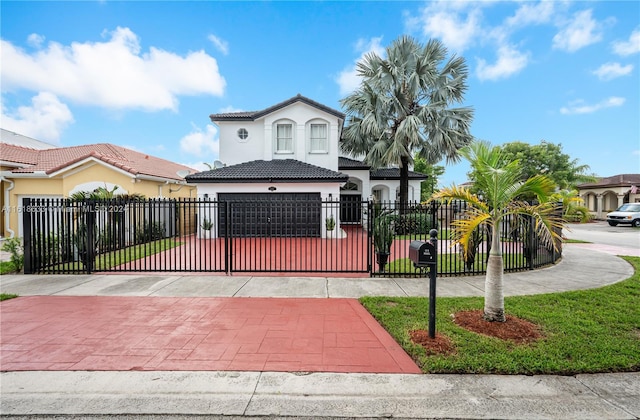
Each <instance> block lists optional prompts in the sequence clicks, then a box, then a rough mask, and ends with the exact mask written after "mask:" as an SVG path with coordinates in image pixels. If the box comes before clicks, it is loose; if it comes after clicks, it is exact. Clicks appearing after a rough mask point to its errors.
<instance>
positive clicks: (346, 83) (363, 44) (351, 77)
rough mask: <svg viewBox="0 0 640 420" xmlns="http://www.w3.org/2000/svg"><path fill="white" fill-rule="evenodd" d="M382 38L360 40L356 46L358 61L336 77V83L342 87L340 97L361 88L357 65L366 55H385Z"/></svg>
mask: <svg viewBox="0 0 640 420" xmlns="http://www.w3.org/2000/svg"><path fill="white" fill-rule="evenodd" d="M381 41H382V37H378V38H371V39H370V40H364V39H359V40H358V42H357V44H356V51H357V52H359V53H360V56H359V57H358V59H356V60H355V61H354V62H353V64H351V65H350V66H348V67H346V68H345V69H344V70H342V71H341V72H340V73H339V74H338V76H337V77H336V82H337V83H338V85H339V86H340V95H343V96H344V95H348V94H349V93H351V92H353V91H354V90H356V89H358V87H359V86H360V81H361V78H360V76H358V70H357V68H356V65H357V63H358V61H360V60H362V59H363V58H364V56H365V55H367V54H369V53H375V54H377V55H379V56H381V57H382V56H384V55H385V49H384V47H383V46H382V45H381V44H380V42H381Z"/></svg>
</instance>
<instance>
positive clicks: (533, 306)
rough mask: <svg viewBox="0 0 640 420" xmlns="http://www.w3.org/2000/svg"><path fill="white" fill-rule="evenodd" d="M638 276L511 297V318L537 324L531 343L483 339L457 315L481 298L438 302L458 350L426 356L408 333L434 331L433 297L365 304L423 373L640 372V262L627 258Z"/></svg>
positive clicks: (443, 328) (442, 325) (445, 330)
mask: <svg viewBox="0 0 640 420" xmlns="http://www.w3.org/2000/svg"><path fill="white" fill-rule="evenodd" d="M624 258H625V259H626V260H627V261H629V262H630V263H631V264H632V265H633V266H634V267H635V274H634V275H633V276H632V277H631V278H629V279H627V280H625V281H623V282H620V283H617V284H614V285H611V286H606V287H602V288H599V289H592V290H583V291H573V292H565V293H555V294H545V295H535V296H518V297H507V298H505V309H506V312H507V314H510V315H515V316H518V317H520V318H523V319H526V320H529V321H531V322H534V323H536V324H538V325H539V326H540V327H541V328H542V331H543V333H544V335H545V337H544V338H543V339H541V340H538V341H537V342H535V343H533V344H528V345H516V344H513V343H511V342H506V341H502V340H499V339H495V338H490V337H486V336H482V335H479V334H476V333H473V332H470V331H467V330H465V329H463V328H461V327H458V326H457V325H456V324H455V323H454V322H453V320H452V317H451V315H452V314H454V313H456V312H458V311H462V310H469V309H482V307H483V299H482V298H438V300H437V305H436V308H437V314H436V319H437V323H436V330H437V331H438V333H441V334H444V335H446V336H447V337H449V338H450V339H451V340H452V341H453V343H454V344H455V347H456V353H455V354H453V355H450V356H427V355H426V352H425V351H424V349H423V348H422V347H420V346H417V345H415V344H413V343H412V342H411V340H410V338H409V331H412V330H416V329H424V330H427V329H428V313H429V312H428V299H427V298H391V297H364V298H362V299H361V300H360V301H361V302H362V304H363V305H364V306H365V308H367V310H369V312H371V314H372V315H373V316H374V317H375V318H376V319H377V320H378V321H379V322H380V323H381V324H382V326H383V327H384V328H386V329H387V331H389V333H390V334H391V335H392V336H393V337H394V339H395V340H396V341H397V342H398V343H399V344H400V345H401V346H402V347H403V348H404V349H405V351H406V352H407V353H408V354H409V355H410V356H411V357H412V358H413V359H414V360H415V361H416V363H417V364H418V365H419V366H420V367H421V368H422V370H423V372H425V373H501V374H526V375H531V374H562V375H573V374H578V373H594V372H625V371H638V370H640V310H639V309H638V308H639V303H640V258H639V257H624Z"/></svg>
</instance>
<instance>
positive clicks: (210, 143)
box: [180, 124, 220, 161]
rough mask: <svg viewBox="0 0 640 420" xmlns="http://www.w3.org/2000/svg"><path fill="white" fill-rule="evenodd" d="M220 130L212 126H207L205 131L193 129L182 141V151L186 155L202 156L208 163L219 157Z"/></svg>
mask: <svg viewBox="0 0 640 420" xmlns="http://www.w3.org/2000/svg"><path fill="white" fill-rule="evenodd" d="M217 134H218V130H217V129H216V127H215V126H214V125H212V124H207V127H206V129H205V131H202V130H201V129H200V128H198V127H195V126H194V127H193V131H192V132H191V133H189V134H187V135H186V136H184V137H183V138H181V139H180V150H182V151H183V152H185V153H188V154H191V155H194V156H202V157H203V159H205V160H206V161H208V160H210V159H211V158H210V157H211V156H213V157H214V158H215V157H217V156H218V152H219V146H220V142H219V140H218V138H217Z"/></svg>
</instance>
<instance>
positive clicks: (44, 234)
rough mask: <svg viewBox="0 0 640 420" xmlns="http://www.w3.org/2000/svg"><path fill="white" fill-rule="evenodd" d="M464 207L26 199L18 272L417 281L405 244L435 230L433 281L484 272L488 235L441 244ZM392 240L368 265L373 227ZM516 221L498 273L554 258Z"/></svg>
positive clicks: (309, 197)
mask: <svg viewBox="0 0 640 420" xmlns="http://www.w3.org/2000/svg"><path fill="white" fill-rule="evenodd" d="M464 210H465V208H464V204H463V203H453V204H448V205H444V204H443V205H440V204H439V203H431V204H429V205H422V204H420V203H410V204H409V206H407V207H402V208H401V207H400V206H399V205H398V204H397V203H394V202H387V203H373V202H366V201H356V200H353V199H350V200H348V202H341V201H321V200H320V197H319V195H317V194H281V195H279V196H273V195H272V196H268V197H266V196H259V195H254V196H245V195H239V194H228V195H221V200H220V201H209V200H194V199H155V200H146V199H145V200H132V199H128V200H124V199H118V198H115V199H111V200H83V201H74V200H69V199H29V198H25V199H24V200H23V203H22V212H23V215H22V223H23V236H24V252H25V264H24V270H25V273H91V272H95V271H109V272H141V271H147V272H150V271H161V272H187V271H188V272H224V273H228V274H231V273H234V272H240V273H244V272H252V273H256V272H257V273H260V272H264V273H368V274H370V275H373V276H376V275H381V276H385V277H392V276H422V275H423V273H422V272H421V271H420V270H419V269H416V268H415V267H414V266H413V264H412V262H411V261H410V259H409V246H410V243H411V241H414V240H420V241H426V240H428V239H429V231H430V230H431V229H432V228H435V229H438V231H439V233H438V239H439V240H438V252H437V255H438V275H439V276H440V277H442V276H450V275H469V274H471V275H477V274H482V273H484V272H485V271H486V261H487V257H488V253H489V249H490V248H491V243H490V238H491V235H490V231H489V229H488V228H487V227H485V226H481V227H480V228H479V229H478V231H477V232H476V233H475V234H474V235H473V240H472V244H473V246H472V249H471V252H469V253H467V254H464V255H463V254H462V253H461V250H460V249H459V247H458V246H457V245H455V244H453V243H452V241H451V240H450V239H449V235H450V233H451V226H452V222H453V221H455V220H457V219H459V218H461V217H464ZM347 213H348V220H347V221H346V222H345V223H342V224H341V223H340V220H341V217H343V216H344V217H346V216H347ZM380 218H384V222H385V223H387V224H388V225H389V226H390V227H391V229H392V236H393V240H392V243H391V245H390V247H389V249H388V254H389V255H388V261H387V262H386V263H385V264H382V263H381V264H378V263H377V261H378V258H377V257H376V254H375V250H374V229H373V227H374V219H375V220H378V221H381V220H382V219H380ZM530 224H531V221H530V220H527V219H526V218H522V217H520V218H516V217H514V218H510V219H506V220H505V221H504V222H503V226H502V232H503V242H502V253H503V259H504V267H505V271H519V270H530V269H534V268H537V267H541V266H545V265H549V264H553V263H555V262H556V261H557V260H558V259H559V258H560V257H561V255H562V247H561V244H558V245H559V246H558V247H557V248H554V247H549V246H544V245H543V244H542V242H541V241H540V240H539V238H537V237H536V236H535V232H534V229H532V228H531V227H530Z"/></svg>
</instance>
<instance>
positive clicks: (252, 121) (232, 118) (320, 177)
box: [187, 95, 426, 236]
mask: <svg viewBox="0 0 640 420" xmlns="http://www.w3.org/2000/svg"><path fill="white" fill-rule="evenodd" d="M210 119H211V121H212V122H213V123H214V124H216V125H217V126H218V127H219V130H220V131H219V133H220V162H219V163H218V166H219V167H218V168H217V169H213V170H210V171H206V172H201V173H198V174H195V175H190V176H188V177H187V181H188V182H189V183H194V184H197V185H198V196H199V197H202V198H209V199H211V200H215V201H221V202H226V201H234V200H241V199H262V200H264V201H271V202H275V201H280V200H289V201H292V202H295V201H298V202H304V201H307V200H309V199H312V200H316V201H318V202H320V201H327V200H330V201H335V202H336V212H335V214H334V213H333V212H331V214H330V216H332V217H334V218H335V219H337V220H336V222H337V223H338V225H339V223H341V222H342V223H361V220H360V217H361V212H360V211H359V209H360V201H362V200H368V199H369V198H376V199H378V200H385V201H386V200H395V199H396V198H397V194H398V189H399V186H400V170H399V169H398V168H383V169H374V170H372V169H371V168H370V167H369V166H367V165H365V164H364V163H362V162H361V161H359V160H356V159H353V158H352V157H345V156H340V148H339V142H340V138H341V134H342V129H343V124H344V121H345V115H344V114H343V113H342V112H340V111H337V110H335V109H332V108H329V107H327V106H325V105H322V104H320V103H318V102H315V101H313V100H311V99H309V98H307V97H304V96H302V95H297V96H294V97H293V98H290V99H288V100H286V101H283V102H280V103H278V104H276V105H273V106H271V107H269V108H266V109H264V110H261V111H254V112H233V113H223V114H212V115H210ZM424 179H426V175H423V174H418V173H415V172H411V173H410V188H409V200H420V182H421V181H422V180H424ZM356 202H357V211H356V210H355V207H354V204H355V203H356ZM239 211H246V212H250V211H254V209H250V208H247V209H245V210H239ZM265 212H266V213H269V214H271V211H270V210H269V209H266V210H265ZM323 212H324V213H327V210H326V207H325V208H324V209H323V208H321V206H320V205H318V206H312V205H309V206H298V212H297V213H296V214H293V213H291V214H289V213H287V212H285V213H286V214H282V215H279V216H280V217H279V219H278V221H277V222H276V223H277V225H278V226H276V227H275V228H276V229H277V230H280V231H285V230H286V229H288V232H289V233H292V234H294V235H296V234H298V235H300V236H320V235H325V229H324V223H325V220H326V218H327V217H328V216H329V215H328V214H322V213H323ZM258 216H260V215H258ZM258 216H254V217H248V218H247V217H240V216H239V220H252V222H251V223H253V224H254V225H258V226H248V227H247V226H245V227H243V228H242V229H254V230H253V232H258V233H257V234H259V235H260V234H264V233H263V232H262V229H263V226H261V225H262V223H263V222H261V221H260V220H261V217H258ZM214 217H216V218H217V217H218V215H217V214H216V215H214ZM262 218H263V219H264V220H269V223H270V224H271V227H270V228H271V229H273V228H274V226H273V224H274V221H273V220H272V218H271V216H269V215H264V217H262ZM264 223H266V222H264ZM292 226H293V227H292ZM296 226H298V227H296ZM222 228H224V226H222V227H221V229H222ZM291 229H293V230H294V231H293V232H291ZM296 229H299V230H298V231H296ZM236 234H242V232H236Z"/></svg>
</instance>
